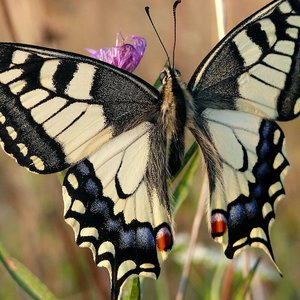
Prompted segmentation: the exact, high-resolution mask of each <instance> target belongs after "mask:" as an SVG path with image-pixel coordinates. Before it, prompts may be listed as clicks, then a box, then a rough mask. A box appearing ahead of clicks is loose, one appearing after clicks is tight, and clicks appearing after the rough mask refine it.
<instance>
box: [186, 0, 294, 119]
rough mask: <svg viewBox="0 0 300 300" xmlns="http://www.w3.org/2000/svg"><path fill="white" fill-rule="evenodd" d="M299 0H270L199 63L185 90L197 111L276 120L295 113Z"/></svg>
mask: <svg viewBox="0 0 300 300" xmlns="http://www.w3.org/2000/svg"><path fill="white" fill-rule="evenodd" d="M299 28H300V3H299V1H298V0H285V1H283V0H280V1H273V2H272V3H271V4H269V5H267V6H266V7H265V8H263V9H262V10H261V11H259V12H257V13H256V14H254V15H253V16H251V17H249V18H248V19H246V20H245V21H244V22H243V23H241V24H240V25H238V26H237V27H236V28H235V29H233V30H232V31H231V32H230V33H229V34H228V35H227V36H226V37H225V38H224V39H223V40H222V41H221V42H220V43H219V44H218V45H217V46H216V47H215V48H214V49H213V50H212V52H211V53H210V54H209V55H208V56H207V58H206V59H205V60H204V61H203V62H202V63H201V64H200V65H199V67H198V68H197V70H196V72H195V73H194V75H193V77H192V79H191V81H190V83H189V89H190V90H191V91H192V93H193V96H194V98H195V99H196V100H197V101H196V103H195V105H196V108H197V109H198V111H199V113H201V111H203V109H205V108H206V107H210V108H220V109H233V110H239V111H248V112H252V113H255V114H260V115H262V116H265V117H267V118H272V119H277V120H290V119H293V118H295V117H297V116H298V115H299V113H300V100H299V93H300V86H299V81H300V74H299V67H300V65H299V58H300V53H299V49H300V48H299V43H298V39H299Z"/></svg>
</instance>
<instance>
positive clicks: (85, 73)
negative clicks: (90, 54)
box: [65, 63, 96, 99]
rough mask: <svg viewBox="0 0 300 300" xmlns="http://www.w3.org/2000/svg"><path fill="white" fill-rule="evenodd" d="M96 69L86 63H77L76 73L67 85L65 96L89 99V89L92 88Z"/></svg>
mask: <svg viewBox="0 0 300 300" xmlns="http://www.w3.org/2000/svg"><path fill="white" fill-rule="evenodd" d="M95 72H96V68H95V67H94V66H92V65H90V64H87V63H78V64H77V71H76V72H75V73H74V74H73V78H72V79H71V81H70V83H69V84H68V86H67V88H66V90H65V93H66V95H68V96H70V97H72V98H76V99H91V98H92V96H91V95H90V92H91V88H92V86H93V81H94V75H95Z"/></svg>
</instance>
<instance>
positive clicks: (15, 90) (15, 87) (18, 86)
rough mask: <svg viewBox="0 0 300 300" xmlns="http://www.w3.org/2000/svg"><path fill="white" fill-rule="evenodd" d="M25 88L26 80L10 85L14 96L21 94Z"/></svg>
mask: <svg viewBox="0 0 300 300" xmlns="http://www.w3.org/2000/svg"><path fill="white" fill-rule="evenodd" d="M25 86H26V81H25V80H18V81H16V82H13V83H11V84H10V85H9V89H10V91H11V92H12V93H13V94H14V95H18V94H19V93H20V92H22V90H23V88H24V87H25Z"/></svg>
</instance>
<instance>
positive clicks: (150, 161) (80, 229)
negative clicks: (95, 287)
mask: <svg viewBox="0 0 300 300" xmlns="http://www.w3.org/2000/svg"><path fill="white" fill-rule="evenodd" d="M162 132H163V131H162V129H158V127H157V126H156V125H154V124H151V123H149V122H146V123H142V124H140V125H138V126H137V127H135V128H134V129H131V130H129V131H127V132H124V133H122V134H120V135H119V136H118V137H116V138H114V139H112V140H111V141H109V142H108V143H106V144H105V145H104V146H103V147H101V148H100V149H99V150H98V151H97V152H95V153H94V154H93V155H91V156H90V157H89V158H88V159H86V160H84V161H82V162H81V163H79V164H77V165H76V166H74V167H72V168H70V169H69V171H68V173H67V175H66V178H65V180H64V185H63V197H64V204H65V219H66V222H67V223H69V224H70V225H71V227H72V228H73V230H74V233H75V239H76V242H77V243H78V245H79V246H80V247H89V248H90V249H91V250H92V252H93V256H94V259H95V261H96V263H97V265H98V266H104V267H106V268H107V269H108V270H109V272H110V276H111V279H112V293H113V299H116V298H117V296H118V294H119V292H120V289H121V286H122V285H123V283H124V281H125V280H126V278H128V277H129V276H138V275H141V276H150V277H154V278H157V277H158V275H159V272H160V261H161V260H162V259H164V258H165V257H166V254H167V251H168V250H170V249H171V247H172V244H173V238H172V229H171V227H170V225H169V224H170V222H171V217H170V209H169V199H168V192H167V185H166V182H167V174H166V151H165V137H164V135H163V134H162ZM114 296H115V297H114Z"/></svg>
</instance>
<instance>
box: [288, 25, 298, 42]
mask: <svg viewBox="0 0 300 300" xmlns="http://www.w3.org/2000/svg"><path fill="white" fill-rule="evenodd" d="M286 34H287V35H289V36H290V37H291V38H292V39H295V40H296V39H297V38H298V34H299V29H298V28H287V30H286Z"/></svg>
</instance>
